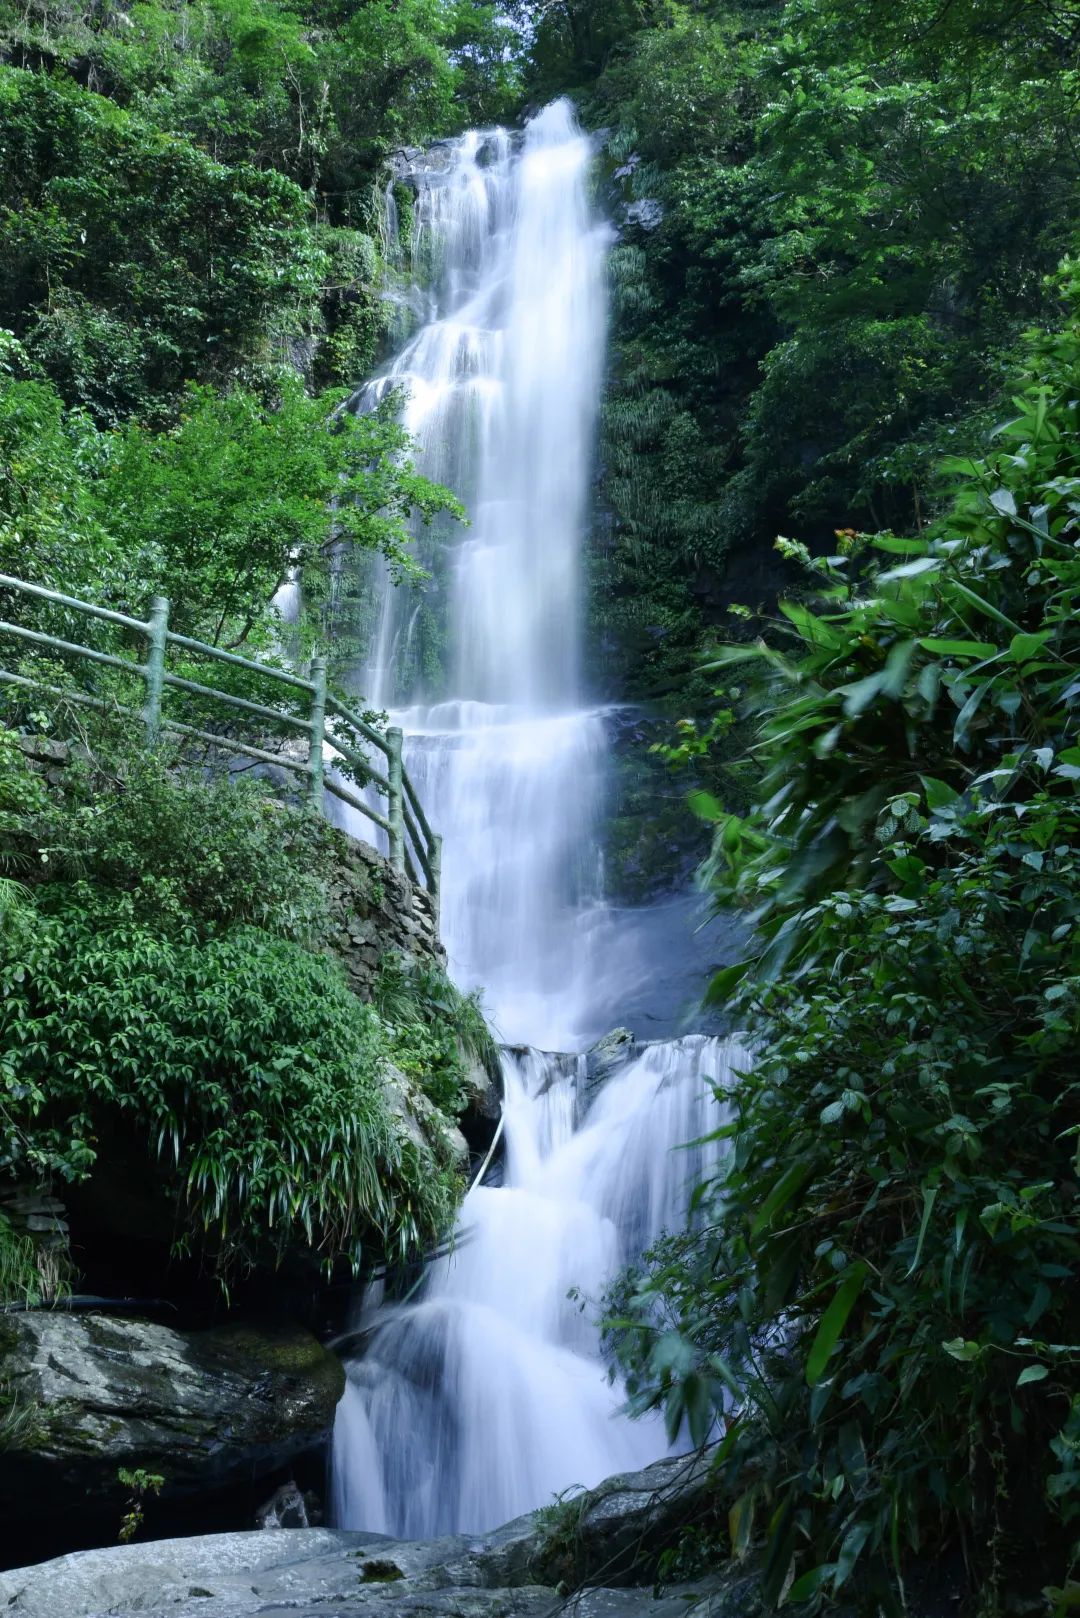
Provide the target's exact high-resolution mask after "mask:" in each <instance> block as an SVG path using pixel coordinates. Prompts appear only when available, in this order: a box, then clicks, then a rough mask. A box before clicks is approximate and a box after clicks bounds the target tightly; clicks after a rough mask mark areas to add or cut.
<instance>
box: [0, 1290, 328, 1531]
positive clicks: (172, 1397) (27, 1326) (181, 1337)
mask: <svg viewBox="0 0 1080 1618" xmlns="http://www.w3.org/2000/svg"><path fill="white" fill-rule="evenodd" d="M5 1327H6V1329H5V1338H6V1339H7V1344H8V1346H7V1349H6V1353H5V1355H4V1358H3V1361H2V1365H0V1382H2V1383H3V1385H4V1387H5V1389H6V1402H7V1404H8V1406H9V1407H12V1406H22V1407H24V1408H28V1407H33V1409H34V1410H35V1412H36V1420H35V1421H34V1422H33V1423H29V1422H28V1423H23V1424H18V1425H17V1426H16V1428H15V1431H14V1433H13V1435H12V1442H10V1443H9V1444H8V1445H7V1446H6V1447H5V1448H4V1450H3V1452H2V1453H0V1487H2V1486H3V1484H5V1483H7V1484H8V1485H12V1486H13V1485H14V1482H15V1480H16V1478H17V1477H18V1476H20V1475H26V1476H29V1475H30V1474H31V1473H32V1474H33V1478H34V1479H35V1480H36V1485H37V1486H41V1485H43V1484H48V1486H49V1487H53V1488H55V1489H56V1490H57V1492H58V1494H62V1495H63V1497H64V1498H67V1499H69V1500H70V1501H72V1502H75V1501H77V1500H78V1499H79V1498H81V1497H82V1498H85V1497H88V1496H92V1497H93V1498H95V1499H101V1498H102V1496H105V1497H111V1496H113V1495H116V1496H117V1497H119V1496H120V1495H122V1493H123V1486H122V1485H121V1484H120V1482H119V1480H118V1477H117V1473H118V1471H119V1469H120V1468H121V1467H127V1468H129V1469H136V1468H143V1469H145V1470H146V1471H149V1472H155V1473H160V1474H161V1475H162V1476H163V1477H164V1478H165V1480H166V1484H165V1488H166V1493H167V1494H171V1495H183V1494H190V1493H198V1492H201V1491H203V1490H211V1489H214V1488H219V1487H223V1486H226V1485H229V1484H230V1483H232V1482H233V1481H235V1480H237V1479H241V1478H243V1479H251V1478H253V1477H259V1476H261V1475H264V1474H268V1473H271V1472H273V1471H274V1470H275V1469H277V1468H279V1467H282V1466H284V1465H286V1464H288V1463H289V1462H291V1461H292V1460H293V1459H294V1458H295V1457H296V1456H297V1455H299V1454H301V1453H302V1452H304V1451H306V1450H310V1449H312V1448H313V1447H315V1446H318V1445H320V1444H322V1443H323V1442H324V1441H325V1440H326V1438H327V1437H328V1435H329V1433H330V1430H331V1427H332V1424H333V1419H334V1411H335V1408H336V1406H337V1402H338V1400H339V1399H340V1397H341V1394H342V1392H343V1391H344V1386H345V1374H344V1371H343V1369H342V1366H341V1363H340V1361H339V1360H338V1359H337V1358H336V1357H335V1356H334V1355H333V1354H331V1353H329V1352H328V1351H327V1350H326V1349H324V1348H323V1347H322V1345H321V1344H320V1343H319V1342H318V1341H317V1339H316V1338H315V1337H313V1336H312V1335H311V1334H310V1332H307V1331H304V1330H303V1329H302V1328H301V1327H298V1326H295V1325H292V1324H288V1323H286V1324H278V1323H272V1324H263V1323H260V1322H241V1323H237V1324H227V1325H224V1326H221V1327H216V1328H214V1329H213V1330H210V1331H204V1332H191V1333H188V1332H178V1331H173V1330H171V1329H170V1328H169V1327H167V1326H162V1325H158V1324H156V1323H154V1322H150V1321H146V1320H132V1319H129V1318H126V1317H119V1316H108V1315H95V1314H71V1313H66V1312H63V1311H36V1312H33V1313H29V1314H26V1315H22V1316H19V1317H17V1318H16V1319H15V1321H14V1323H13V1324H11V1325H7V1323H5ZM12 1339H14V1341H12ZM23 1428H25V1431H23V1430H22V1429H23ZM21 1469H28V1470H27V1471H26V1472H25V1473H23V1472H22V1470H21Z"/></svg>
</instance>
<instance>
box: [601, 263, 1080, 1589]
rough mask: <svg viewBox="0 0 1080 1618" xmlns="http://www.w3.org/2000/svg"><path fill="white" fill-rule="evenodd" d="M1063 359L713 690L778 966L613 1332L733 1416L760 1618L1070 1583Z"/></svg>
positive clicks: (724, 842) (726, 864)
mask: <svg viewBox="0 0 1080 1618" xmlns="http://www.w3.org/2000/svg"><path fill="white" fill-rule="evenodd" d="M1061 291H1062V293H1063V295H1064V296H1066V297H1067V298H1068V300H1069V302H1070V304H1071V306H1072V307H1073V308H1075V299H1076V292H1077V289H1076V284H1075V267H1074V266H1072V265H1066V267H1065V272H1064V275H1063V278H1062V284H1061ZM1078 365H1080V325H1078V324H1077V322H1076V320H1075V318H1073V320H1071V321H1070V323H1069V324H1068V325H1067V326H1066V328H1065V329H1064V330H1063V331H1062V332H1061V333H1059V334H1057V335H1054V336H1051V337H1042V336H1037V337H1035V338H1034V339H1032V341H1031V344H1030V350H1029V357H1028V377H1027V385H1026V386H1025V387H1024V390H1023V392H1022V393H1021V394H1020V395H1019V396H1018V397H1017V399H1016V401H1015V411H1016V413H1015V414H1014V416H1013V417H1012V419H1010V420H1009V421H1007V422H1006V423H1005V424H1004V425H1003V426H1001V427H1000V428H999V429H998V430H997V432H996V434H995V436H994V439H993V441H992V448H991V450H990V453H989V454H988V455H986V456H985V457H984V458H983V459H980V460H971V461H968V460H962V459H956V460H954V461H952V462H951V463H949V464H948V465H947V466H946V468H945V476H946V477H947V478H948V480H949V481H950V482H951V484H952V485H953V493H952V497H951V502H950V505H949V508H948V511H947V513H946V515H945V516H944V517H943V518H942V519H941V521H940V522H939V523H938V524H937V525H935V526H934V527H933V528H932V529H931V530H930V531H929V532H928V533H927V534H926V535H925V536H924V537H922V538H919V539H903V540H901V539H896V538H894V537H893V536H891V535H877V536H874V537H872V538H870V539H861V538H860V537H859V536H856V535H847V536H845V544H844V551H845V554H844V555H841V556H839V557H835V558H832V559H829V560H828V561H826V562H824V563H821V564H819V565H818V566H819V579H820V581H821V582H820V587H819V589H818V591H817V593H816V595H815V597H814V599H812V600H810V601H800V602H788V603H785V604H784V609H783V610H784V614H785V622H784V624H783V626H778V627H777V630H776V633H775V635H774V636H773V637H771V643H770V644H768V645H766V644H765V643H758V644H757V645H756V646H752V647H748V646H742V647H739V648H733V649H731V650H730V651H729V652H728V653H727V654H726V656H725V657H724V658H723V659H722V660H721V662H722V665H723V666H724V667H727V666H730V665H731V664H732V663H733V662H738V663H739V664H740V665H743V664H746V665H748V666H749V667H750V670H751V673H750V681H751V687H750V691H751V694H750V697H749V702H750V705H751V707H752V709H753V711H754V712H755V713H756V715H757V723H758V741H757V744H756V752H757V755H758V758H759V761H760V767H761V770H762V778H761V785H760V789H759V791H758V793H757V797H756V802H755V804H754V806H753V808H752V809H751V811H750V813H749V814H747V815H746V816H744V817H741V818H739V817H735V816H730V815H728V814H726V813H725V812H724V811H723V810H722V809H721V808H720V806H719V805H713V806H712V809H711V813H712V815H713V818H714V820H715V822H716V826H715V833H716V835H715V845H714V853H713V858H712V864H711V867H710V876H711V880H712V883H713V887H714V891H715V893H716V895H717V899H718V901H719V902H721V903H723V904H725V905H726V904H730V903H732V902H735V903H739V904H742V905H744V906H746V907H748V908H749V910H750V913H751V915H752V917H753V918H754V920H755V922H756V924H757V933H756V937H757V946H758V947H757V950H756V952H755V954H754V955H753V956H752V957H751V958H750V959H749V960H748V961H745V962H743V963H742V964H741V965H740V966H738V967H735V968H731V969H728V970H726V971H725V972H723V973H721V974H720V975H719V976H718V978H717V980H716V982H715V984H714V996H715V998H716V999H717V1000H727V999H729V998H730V997H731V996H732V995H733V994H734V996H735V998H734V1002H733V1004H734V1014H735V1015H737V1016H739V1017H741V1018H742V1019H743V1021H744V1022H745V1024H746V1026H747V1027H748V1028H749V1031H750V1035H751V1038H752V1041H753V1044H754V1047H755V1059H754V1068H753V1072H752V1073H749V1074H747V1075H746V1076H745V1078H744V1079H743V1080H742V1082H741V1083H740V1085H739V1087H738V1088H737V1090H736V1092H735V1094H734V1096H733V1097H731V1098H730V1104H731V1107H732V1116H731V1121H730V1122H728V1123H725V1124H724V1125H723V1126H722V1128H721V1129H720V1131H719V1134H720V1135H721V1136H722V1137H723V1138H726V1139H728V1140H730V1141H731V1148H730V1158H729V1165H728V1168H727V1170H726V1172H725V1173H724V1175H723V1176H722V1179H721V1180H720V1181H719V1182H717V1184H715V1185H714V1186H712V1187H710V1188H708V1189H707V1190H705V1191H704V1192H703V1195H702V1200H703V1203H704V1206H705V1207H706V1208H707V1210H708V1216H707V1217H705V1218H703V1219H702V1220H701V1222H700V1224H699V1225H698V1226H697V1227H696V1228H695V1229H694V1230H693V1231H691V1232H689V1233H688V1234H686V1235H684V1236H682V1237H678V1238H674V1239H672V1240H671V1241H669V1242H667V1243H666V1244H664V1245H663V1246H662V1247H661V1248H660V1249H658V1250H657V1252H656V1253H655V1254H654V1255H653V1258H652V1261H651V1264H650V1266H649V1267H647V1269H646V1270H645V1271H644V1272H642V1273H641V1274H639V1275H637V1276H632V1277H629V1278H627V1280H626V1281H625V1283H624V1284H623V1285H622V1287H621V1289H620V1294H619V1296H618V1298H617V1299H616V1307H617V1310H618V1316H619V1319H618V1321H617V1323H616V1324H614V1325H613V1328H612V1330H613V1335H614V1337H615V1338H616V1340H617V1343H618V1347H619V1350H620V1353H621V1355H622V1356H623V1358H624V1361H625V1363H626V1365H627V1368H628V1371H629V1375H630V1385H631V1390H632V1396H633V1399H634V1401H635V1403H636V1404H637V1405H639V1406H641V1407H645V1406H650V1405H661V1406H663V1407H664V1409H665V1411H666V1413H667V1416H668V1421H669V1426H670V1428H671V1429H672V1430H675V1429H677V1428H678V1427H679V1426H680V1424H681V1423H682V1422H683V1421H684V1420H687V1421H688V1422H689V1426H690V1430H691V1433H692V1435H693V1436H694V1437H695V1438H696V1439H698V1440H701V1439H702V1438H703V1437H704V1436H705V1434H706V1433H707V1431H708V1429H709V1427H710V1425H711V1423H712V1420H713V1416H714V1413H715V1412H717V1411H720V1410H723V1411H724V1412H725V1426H726V1436H725V1437H724V1439H723V1442H722V1445H721V1450H720V1463H719V1464H720V1466H721V1468H722V1472H723V1476H724V1480H725V1484H726V1486H727V1488H728V1489H729V1491H730V1492H731V1496H732V1498H733V1499H736V1501H737V1505H736V1512H737V1514H738V1515H739V1518H740V1522H741V1523H742V1525H744V1528H745V1533H744V1535H743V1538H744V1540H745V1543H746V1545H747V1547H749V1546H750V1545H752V1544H755V1543H756V1544H757V1545H758V1546H759V1549H760V1565H761V1568H762V1585H763V1590H764V1592H765V1594H766V1596H767V1597H768V1598H769V1599H771V1600H772V1601H774V1602H775V1601H778V1600H779V1599H780V1597H781V1594H782V1592H784V1591H785V1590H787V1599H788V1600H791V1601H807V1602H809V1603H811V1604H812V1605H813V1606H814V1607H822V1606H826V1605H827V1604H828V1602H829V1601H831V1600H833V1599H835V1598H836V1597H838V1596H839V1595H840V1594H841V1592H842V1593H843V1599H844V1600H845V1601H848V1600H850V1601H853V1602H854V1603H855V1604H856V1605H857V1606H858V1608H859V1610H861V1611H866V1612H880V1611H899V1610H900V1608H901V1604H902V1600H903V1580H904V1578H905V1576H907V1575H908V1574H909V1573H910V1571H911V1570H912V1569H913V1568H916V1567H918V1565H919V1564H920V1563H925V1561H926V1559H927V1558H928V1557H932V1556H938V1555H940V1554H941V1553H943V1552H945V1551H949V1550H952V1549H956V1548H960V1547H962V1550H963V1555H964V1558H965V1560H966V1563H967V1566H968V1568H969V1570H970V1579H971V1588H972V1591H973V1593H974V1594H975V1595H977V1596H978V1610H979V1611H981V1612H998V1611H1004V1610H1007V1608H1008V1607H1009V1603H1010V1602H1014V1601H1021V1602H1022V1601H1024V1600H1027V1599H1029V1598H1031V1597H1033V1596H1034V1595H1035V1592H1036V1591H1037V1589H1038V1588H1039V1586H1040V1585H1041V1584H1043V1583H1044V1582H1045V1580H1046V1579H1047V1578H1048V1577H1054V1578H1056V1580H1057V1584H1056V1586H1055V1588H1056V1589H1057V1590H1058V1591H1059V1592H1062V1591H1067V1590H1068V1588H1069V1577H1070V1574H1071V1573H1072V1571H1073V1570H1074V1568H1075V1565H1076V1562H1077V1558H1078V1556H1080V1545H1077V1544H1075V1543H1073V1541H1074V1540H1075V1534H1076V1528H1075V1523H1076V1517H1077V1512H1078V1505H1077V1501H1078V1498H1080V1497H1078V1493H1077V1488H1078V1484H1077V1479H1078V1476H1080V1473H1078V1471H1077V1468H1076V1453H1077V1448H1076V1430H1077V1403H1076V1399H1075V1385H1076V1366H1077V1363H1078V1362H1080V1307H1078V1296H1080V1294H1078V1281H1080V1268H1078V1266H1080V1225H1078V1221H1077V1205H1078V1204H1077V1197H1078V1194H1080V1159H1078V1157H1077V1140H1078V1136H1077V1127H1078V1126H1077V1122H1076V1119H1077V1088H1076V1077H1075V1063H1074V1060H1073V1050H1074V1048H1075V1042H1076V1037H1077V1032H1078V1017H1080V995H1078V988H1077V985H1078V981H1080V980H1078V970H1080V963H1078V960H1077V954H1076V947H1077V946H1076V940H1077V937H1078V932H1077V921H1078V919H1080V864H1078V860H1080V852H1078V851H1080V807H1078V804H1077V798H1076V783H1077V781H1078V780H1080V752H1078V751H1077V749H1076V747H1075V736H1076V713H1075V708H1076V703H1077V700H1078V694H1080V680H1078V678H1077V670H1078V666H1080V632H1078V630H1077V627H1076V624H1077V617H1076V607H1077V592H1078V591H1080V561H1078V560H1077V549H1076V544H1077V533H1078V528H1077V504H1076V488H1077V475H1078V472H1080V462H1078V458H1077V444H1078V442H1080V440H1078V437H1077V431H1076V429H1077V425H1078V423H1077V402H1076V386H1075V381H1076V374H1077V367H1078ZM755 670H756V671H759V672H755ZM1074 755H1075V756H1074ZM705 807H706V808H707V807H708V806H705ZM661 1322H662V1324H661ZM735 1538H736V1536H735V1535H734V1534H733V1539H735ZM1034 1546H1037V1547H1038V1548H1039V1550H1038V1559H1037V1562H1036V1560H1035V1559H1034V1558H1033V1557H1032V1556H1031V1554H1030V1551H1031V1547H1034ZM791 1578H794V1580H795V1582H794V1584H792V1585H791V1587H790V1589H788V1588H787V1585H788V1581H789V1580H790V1579H791ZM1052 1600H1053V1601H1054V1602H1057V1603H1058V1604H1059V1605H1061V1606H1062V1607H1063V1606H1064V1605H1066V1604H1067V1597H1066V1596H1065V1595H1062V1594H1060V1593H1059V1595H1057V1596H1053V1597H1052Z"/></svg>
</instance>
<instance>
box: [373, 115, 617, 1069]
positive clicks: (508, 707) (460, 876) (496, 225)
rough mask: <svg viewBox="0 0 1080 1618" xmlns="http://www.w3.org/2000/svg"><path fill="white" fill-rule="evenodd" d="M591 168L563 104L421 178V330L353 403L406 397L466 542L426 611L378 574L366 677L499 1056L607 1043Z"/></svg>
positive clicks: (450, 936)
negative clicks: (595, 1009)
mask: <svg viewBox="0 0 1080 1618" xmlns="http://www.w3.org/2000/svg"><path fill="white" fill-rule="evenodd" d="M592 156H593V143H592V141H591V140H590V138H589V137H587V136H586V135H584V134H583V133H582V132H581V130H580V129H579V127H578V125H577V122H576V120H575V117H574V112H573V109H572V107H571V106H570V104H569V103H568V102H566V101H559V102H556V103H555V104H554V105H553V106H551V107H548V108H547V109H546V111H544V112H543V113H541V114H540V115H539V117H537V118H535V119H534V120H533V121H532V122H531V123H530V124H529V125H528V127H527V129H526V130H525V133H524V135H523V136H521V137H511V136H510V135H509V134H507V133H506V132H504V131H498V130H497V131H494V132H487V133H479V132H476V131H473V132H471V133H469V134H466V135H463V136H462V137H461V138H460V139H459V140H455V141H449V142H446V143H443V144H441V145H439V146H438V147H436V148H434V149H433V150H432V152H431V153H429V154H428V155H427V156H426V157H425V159H424V160H423V161H422V162H421V163H420V164H418V165H417V166H416V167H415V168H414V170H413V171H412V176H411V177H412V180H413V183H414V184H415V186H416V188H417V194H416V199H415V208H414V217H413V220H412V227H411V251H412V262H413V267H414V273H415V275H416V283H415V285H414V287H413V289H412V291H411V293H410V304H411V306H412V307H414V308H416V309H419V310H422V311H423V316H422V323H421V324H420V326H419V329H418V330H417V331H416V332H415V333H414V334H413V336H412V337H411V338H410V339H409V340H408V341H407V342H406V344H405V346H404V347H403V348H402V350H401V352H400V353H399V354H398V356H397V357H396V359H394V361H393V362H392V363H391V364H390V365H389V367H388V368H387V369H386V370H385V371H384V372H383V373H382V374H381V375H380V376H378V377H376V378H375V379H374V380H373V381H372V382H370V383H368V384H367V385H366V386H365V388H363V389H362V390H361V392H360V393H359V394H358V395H357V399H356V405H357V408H370V407H371V405H372V404H374V403H375V402H376V401H378V400H379V399H381V398H384V397H385V396H386V395H387V394H388V393H389V392H390V391H391V390H396V391H397V392H398V393H399V394H400V396H401V399H402V406H401V408H402V413H403V419H404V422H405V425H406V426H407V427H408V429H409V430H410V432H411V433H412V435H413V437H414V439H415V441H416V445H417V460H418V465H419V468H420V470H421V471H423V472H424V473H426V474H427V475H429V476H431V477H434V478H438V479H440V480H442V481H444V482H446V483H449V484H450V485H451V486H452V487H453V488H454V490H455V492H456V493H457V494H458V495H459V496H460V497H461V499H462V501H463V503H464V506H465V509H466V512H467V514H468V519H469V526H468V527H465V528H461V527H459V528H457V529H451V530H449V531H447V530H440V531H439V532H438V533H437V534H436V536H435V538H434V542H432V541H431V538H430V536H426V537H425V536H421V537H422V538H424V539H425V543H426V546H427V554H428V555H429V557H430V559H431V567H432V579H431V581H430V583H429V584H428V585H427V586H426V589H425V590H424V592H423V593H422V594H421V595H419V596H418V595H417V593H416V592H415V591H409V590H401V589H398V588H397V587H395V585H394V583H393V581H392V580H391V579H390V578H389V577H388V576H387V575H386V573H385V571H384V572H383V573H382V575H381V577H380V580H379V588H380V592H381V600H380V605H379V610H378V614H377V628H376V630H375V633H374V635H373V638H372V644H371V648H370V652H369V655H368V657H367V659H366V666H365V667H363V668H361V669H358V671H357V681H358V685H359V688H360V689H361V690H362V691H363V692H364V693H365V694H366V696H367V697H368V698H369V699H370V700H372V701H373V702H374V703H375V704H377V705H378V706H383V707H386V708H389V709H390V710H391V711H392V712H393V713H394V714H395V717H396V718H397V719H398V721H399V722H400V723H401V724H402V725H403V727H404V729H405V731H406V748H407V756H408V763H409V770H410V773H411V775H412V777H413V779H414V780H415V782H416V783H417V787H418V790H419V791H420V793H421V797H422V799H423V802H424V803H425V805H426V806H427V809H428V812H429V815H430V817H431V820H432V822H433V823H434V824H435V825H436V826H437V827H438V829H439V830H440V831H441V832H442V834H443V839H444V844H445V862H444V869H443V912H442V930H443V937H444V941H445V943H446V946H447V950H448V953H449V957H450V963H451V968H452V970H453V971H454V972H455V974H456V976H457V977H458V978H459V980H460V981H463V982H464V983H467V984H469V985H477V986H480V987H482V988H483V989H484V991H485V996H486V1001H487V1005H488V1007H489V1010H490V1012H491V1014H492V1016H493V1018H494V1020H495V1022H496V1024H497V1026H498V1028H499V1030H500V1032H501V1033H502V1034H503V1035H504V1036H505V1037H507V1038H510V1039H528V1040H532V1041H534V1042H536V1043H538V1044H542V1045H545V1046H549V1047H550V1046H552V1045H560V1046H564V1045H565V1046H567V1047H571V1048H572V1047H573V1046H575V1045H579V1044H580V1043H581V1042H582V1041H583V1040H584V1039H586V1038H587V1037H588V1036H589V1035H590V1034H593V1033H596V1032H600V1031H601V1030H599V1029H598V1028H596V1027H595V1026H594V1024H593V1022H592V1015H594V1014H590V1010H589V1007H590V1002H591V999H592V991H591V989H590V984H591V983H592V982H593V981H594V980H595V978H596V974H597V955H596V946H597V944H598V942H600V943H602V933H603V927H602V925H601V924H600V923H599V921H598V918H599V917H600V914H601V909H602V907H601V900H602V882H601V875H602V873H601V869H600V858H599V853H598V837H597V831H598V818H599V811H600V799H601V794H602V788H603V780H604V774H605V753H606V740H605V732H604V726H603V723H602V721H601V719H600V717H599V716H598V715H597V714H596V713H595V712H590V711H589V710H588V709H587V708H586V707H585V706H584V704H583V697H582V691H581V635H582V624H581V619H582V573H583V566H582V554H581V553H582V547H583V542H584V536H585V532H586V528H587V522H588V504H589V490H590V476H591V467H592V461H593V454H594V443H595V437H596V422H597V413H598V406H599V395H600V383H601V370H602V362H603V354H604V341H605V323H606V293H605V275H604V259H605V252H606V247H607V242H608V237H609V231H608V228H607V226H606V225H605V224H604V223H603V222H602V221H600V220H599V219H598V218H597V217H596V215H595V213H594V210H593V207H592V203H591V199H590V167H591V162H592ZM390 195H391V199H392V197H393V192H392V190H391V193H390ZM433 619H436V620H438V628H437V630H432V628H431V623H432V620H433ZM423 634H427V635H428V637H429V641H428V647H427V652H426V653H425V655H419V654H418V652H417V637H419V636H421V635H423ZM436 642H437V643H438V644H437V651H432V645H433V644H434V643H436Z"/></svg>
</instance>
